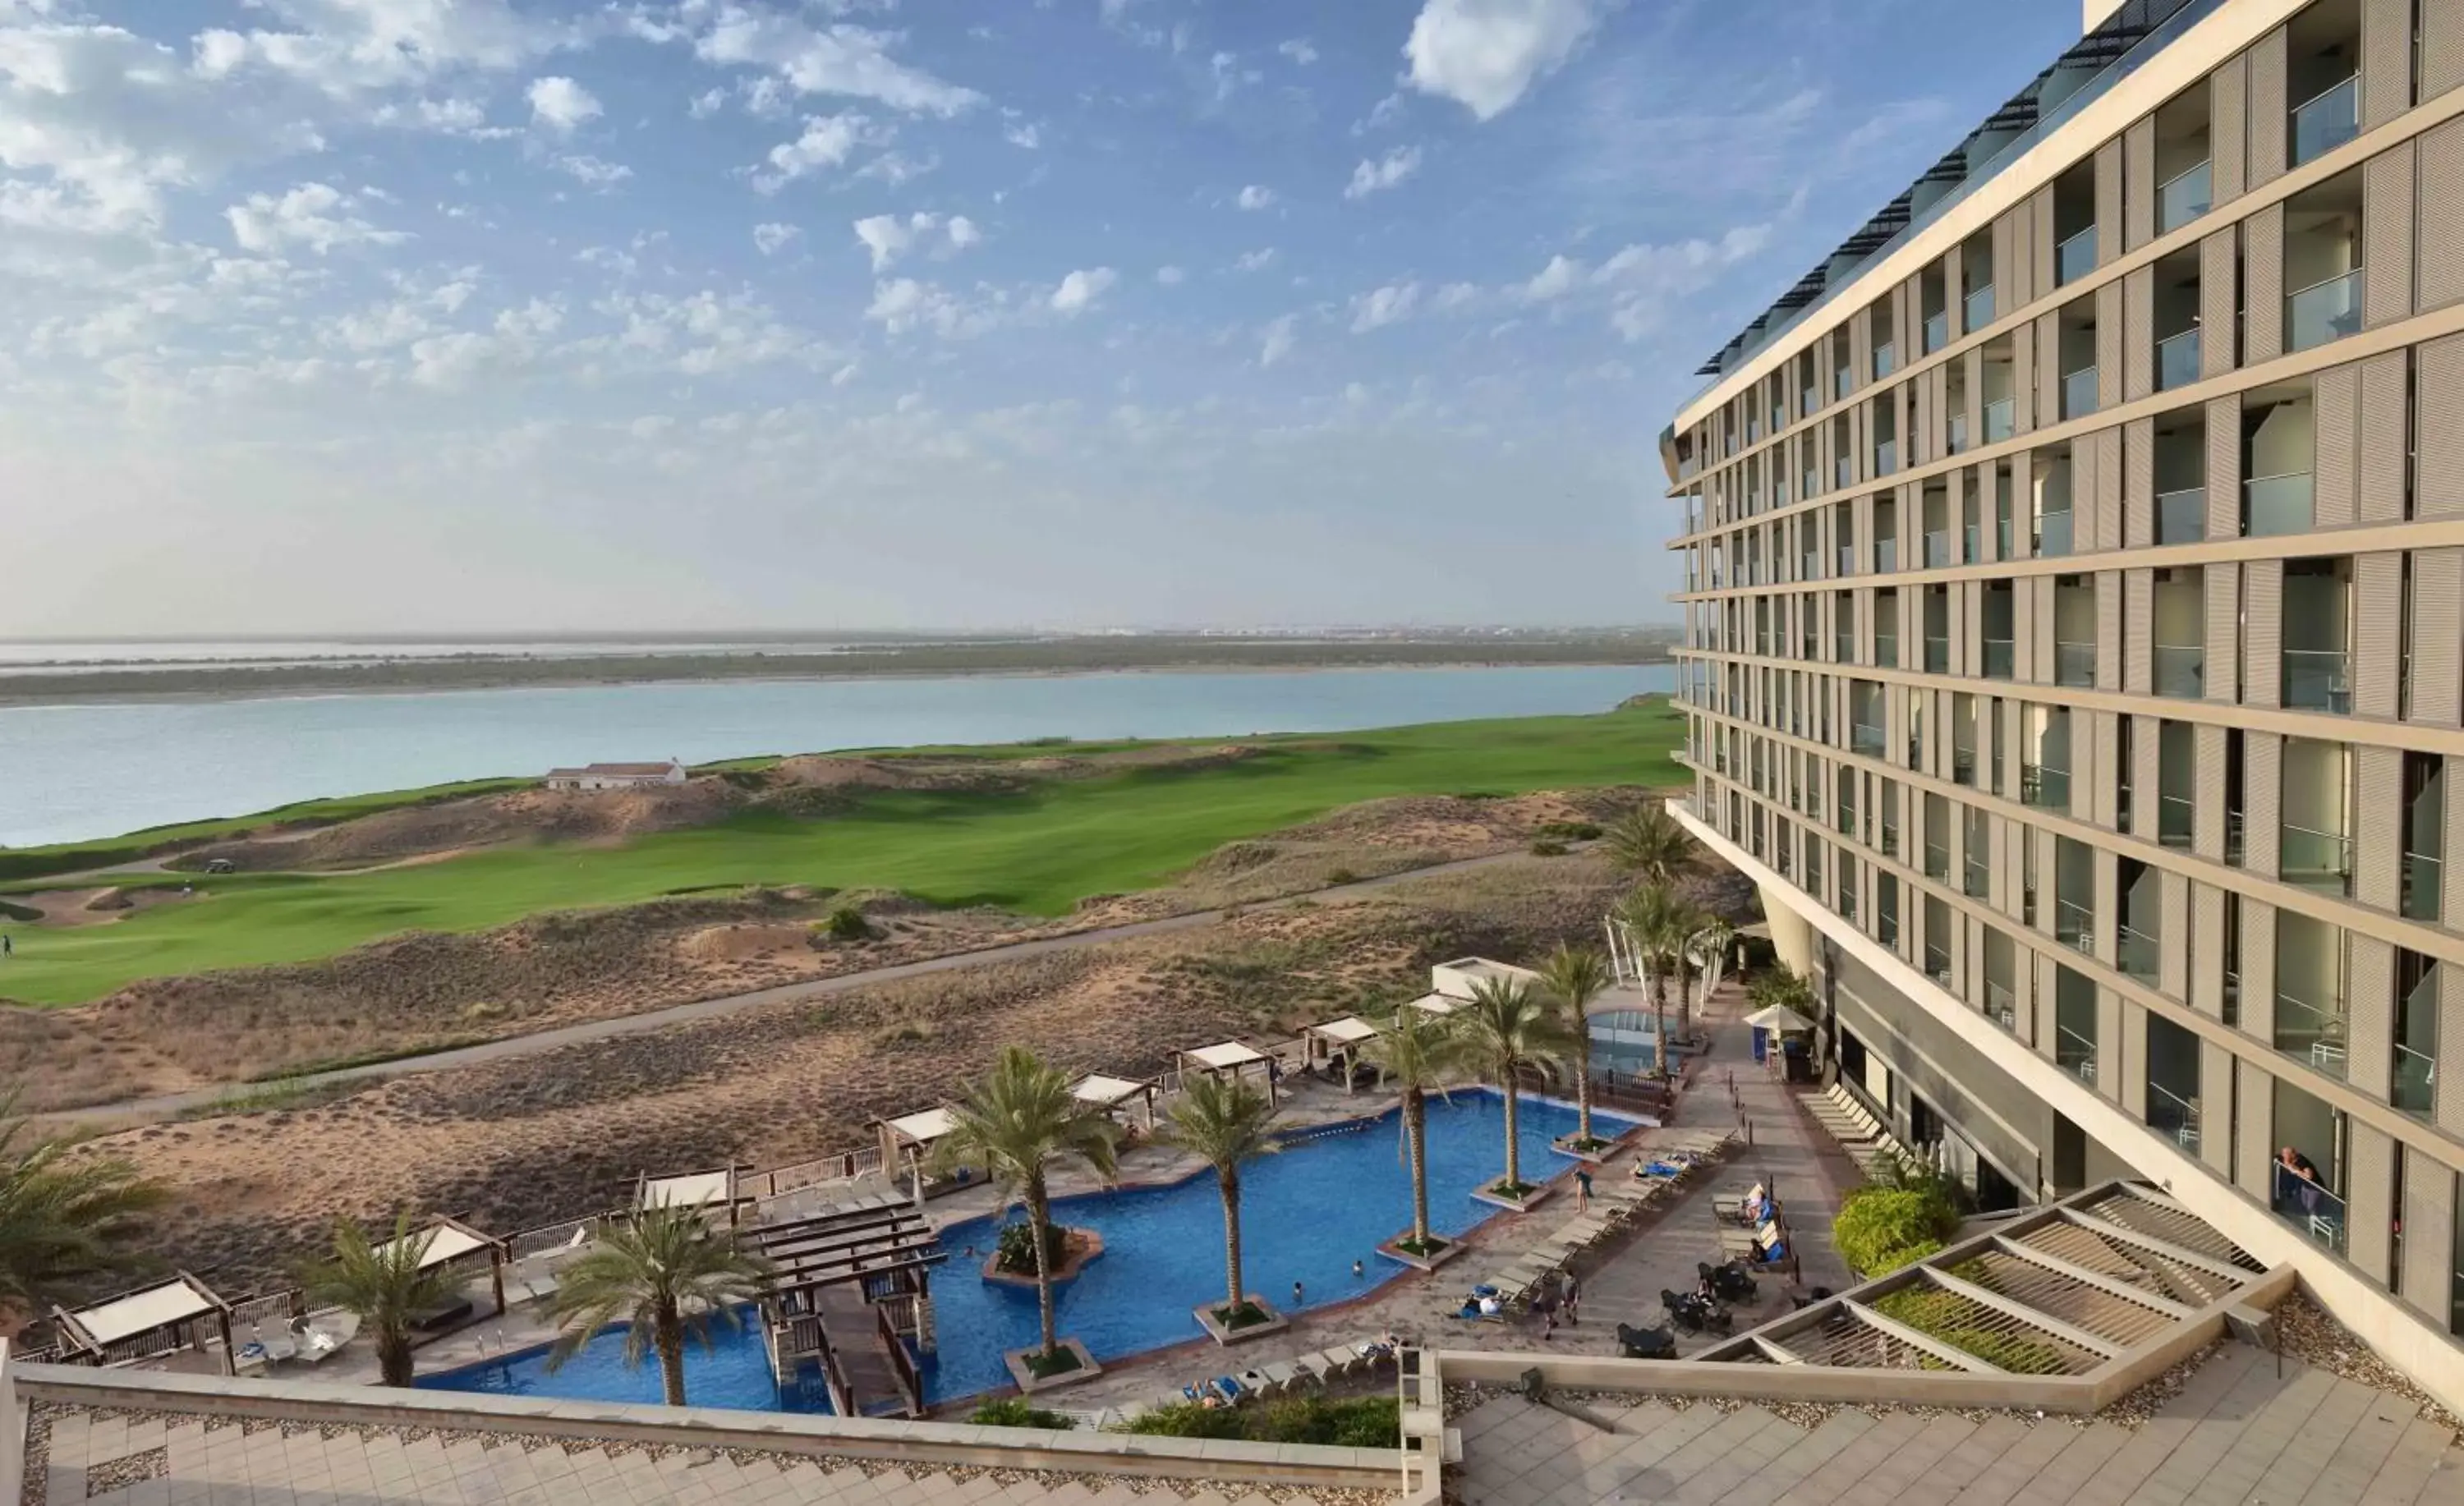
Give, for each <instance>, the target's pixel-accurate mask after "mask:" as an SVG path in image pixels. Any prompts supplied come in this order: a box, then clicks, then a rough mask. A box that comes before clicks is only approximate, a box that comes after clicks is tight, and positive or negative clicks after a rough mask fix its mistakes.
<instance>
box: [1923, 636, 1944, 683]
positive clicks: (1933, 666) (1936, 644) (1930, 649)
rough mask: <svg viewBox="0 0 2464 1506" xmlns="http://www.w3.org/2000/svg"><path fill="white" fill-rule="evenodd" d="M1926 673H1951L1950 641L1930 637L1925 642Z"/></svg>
mask: <svg viewBox="0 0 2464 1506" xmlns="http://www.w3.org/2000/svg"><path fill="white" fill-rule="evenodd" d="M1925 673H1927V674H1948V673H1950V640H1949V639H1947V638H1934V637H1930V636H1928V637H1927V638H1926V639H1925Z"/></svg>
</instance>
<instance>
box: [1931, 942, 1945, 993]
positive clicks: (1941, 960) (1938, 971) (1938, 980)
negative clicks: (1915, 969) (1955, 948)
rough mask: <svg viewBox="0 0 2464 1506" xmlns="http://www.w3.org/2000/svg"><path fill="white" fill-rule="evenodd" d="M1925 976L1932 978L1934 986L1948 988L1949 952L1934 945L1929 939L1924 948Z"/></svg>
mask: <svg viewBox="0 0 2464 1506" xmlns="http://www.w3.org/2000/svg"><path fill="white" fill-rule="evenodd" d="M1925 976H1926V977H1928V978H1931V979H1933V981H1934V986H1935V987H1937V988H1943V989H1947V988H1949V987H1950V953H1949V952H1947V951H1945V950H1944V949H1942V948H1940V947H1937V946H1935V945H1934V944H1933V943H1932V942H1930V941H1928V942H1926V943H1925Z"/></svg>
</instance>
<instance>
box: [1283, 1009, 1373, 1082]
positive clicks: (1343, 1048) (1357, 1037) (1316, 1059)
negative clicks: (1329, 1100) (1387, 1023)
mask: <svg viewBox="0 0 2464 1506" xmlns="http://www.w3.org/2000/svg"><path fill="white" fill-rule="evenodd" d="M1382 1034H1384V1033H1383V1032H1382V1031H1380V1030H1379V1029H1378V1028H1377V1027H1376V1026H1375V1025H1373V1024H1371V1023H1369V1021H1367V1020H1365V1019H1362V1018H1361V1017H1360V1016H1359V1015H1345V1016H1343V1018H1341V1019H1331V1020H1328V1021H1327V1022H1326V1023H1325V1024H1323V1025H1311V1026H1309V1028H1308V1029H1306V1030H1304V1031H1302V1032H1301V1042H1302V1044H1303V1046H1304V1047H1305V1048H1306V1050H1307V1052H1308V1057H1307V1059H1308V1061H1309V1065H1311V1066H1316V1065H1318V1064H1320V1063H1325V1064H1327V1065H1332V1064H1333V1063H1334V1061H1335V1060H1336V1059H1341V1060H1342V1062H1343V1090H1344V1091H1345V1092H1347V1093H1349V1092H1351V1091H1352V1072H1353V1066H1354V1065H1355V1064H1356V1063H1357V1062H1358V1061H1359V1060H1360V1048H1361V1047H1362V1046H1363V1045H1364V1044H1366V1043H1367V1042H1369V1041H1372V1040H1375V1039H1376V1038H1377V1037H1379V1036H1380V1035H1382Z"/></svg>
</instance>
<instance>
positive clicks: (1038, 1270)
mask: <svg viewBox="0 0 2464 1506" xmlns="http://www.w3.org/2000/svg"><path fill="white" fill-rule="evenodd" d="M1051 1202H1052V1200H1051V1199H1050V1198H1049V1197H1047V1196H1046V1195H1045V1190H1044V1177H1043V1175H1042V1173H1038V1174H1037V1175H1036V1176H1035V1177H1034V1178H1033V1179H1032V1180H1030V1181H1029V1182H1028V1183H1027V1184H1026V1224H1027V1233H1030V1234H1032V1235H1033V1236H1034V1238H1035V1307H1036V1317H1037V1318H1038V1319H1039V1320H1041V1321H1042V1322H1043V1324H1044V1358H1045V1359H1046V1360H1049V1359H1051V1358H1052V1357H1053V1355H1054V1354H1055V1353H1057V1352H1058V1351H1059V1350H1060V1348H1061V1339H1060V1336H1059V1335H1058V1334H1056V1333H1055V1332H1054V1331H1053V1320H1052V1253H1051V1251H1049V1250H1048V1249H1046V1248H1045V1246H1046V1245H1047V1244H1048V1243H1049V1242H1050V1236H1049V1235H1048V1234H1046V1233H1045V1231H1046V1230H1047V1229H1049V1228H1050V1227H1051V1221H1052V1208H1051Z"/></svg>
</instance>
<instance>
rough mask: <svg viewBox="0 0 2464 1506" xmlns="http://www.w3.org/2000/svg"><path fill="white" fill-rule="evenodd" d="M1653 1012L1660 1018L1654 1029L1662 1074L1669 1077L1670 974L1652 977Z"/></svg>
mask: <svg viewBox="0 0 2464 1506" xmlns="http://www.w3.org/2000/svg"><path fill="white" fill-rule="evenodd" d="M1651 1010H1652V1013H1653V1015H1656V1016H1658V1019H1657V1022H1656V1023H1655V1025H1654V1027H1653V1028H1654V1029H1656V1030H1657V1031H1658V1032H1659V1035H1658V1037H1656V1038H1657V1039H1658V1040H1659V1042H1660V1074H1661V1076H1662V1077H1666V1076H1668V974H1666V973H1664V972H1658V971H1655V972H1653V973H1652V975H1651Z"/></svg>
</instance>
